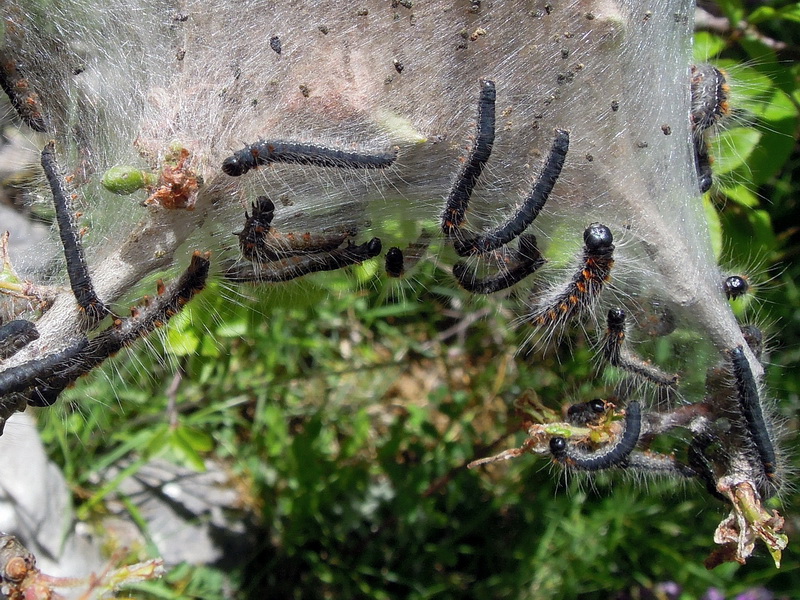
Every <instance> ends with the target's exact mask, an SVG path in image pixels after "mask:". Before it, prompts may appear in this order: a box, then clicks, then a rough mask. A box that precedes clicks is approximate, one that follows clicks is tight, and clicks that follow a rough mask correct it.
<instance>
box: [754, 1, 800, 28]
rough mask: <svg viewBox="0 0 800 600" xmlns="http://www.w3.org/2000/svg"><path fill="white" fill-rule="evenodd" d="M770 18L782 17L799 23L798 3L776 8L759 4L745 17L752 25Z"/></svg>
mask: <svg viewBox="0 0 800 600" xmlns="http://www.w3.org/2000/svg"><path fill="white" fill-rule="evenodd" d="M770 19H783V20H785V21H795V22H797V23H800V4H793V5H791V6H784V7H783V8H779V9H777V10H776V9H774V8H772V7H771V6H759V7H758V8H757V9H755V10H754V11H753V12H752V13H750V15H749V16H748V17H747V21H748V22H749V23H751V24H753V25H755V24H757V23H763V22H764V21H769V20H770Z"/></svg>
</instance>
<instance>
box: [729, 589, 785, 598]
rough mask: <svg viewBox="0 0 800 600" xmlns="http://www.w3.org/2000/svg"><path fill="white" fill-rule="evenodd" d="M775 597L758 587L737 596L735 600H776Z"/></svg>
mask: <svg viewBox="0 0 800 600" xmlns="http://www.w3.org/2000/svg"><path fill="white" fill-rule="evenodd" d="M774 598H775V596H774V595H773V594H772V592H770V591H769V590H767V589H766V588H762V587H757V588H753V589H751V590H747V591H746V592H743V593H741V594H739V595H738V596H736V598H735V599H734V600H774Z"/></svg>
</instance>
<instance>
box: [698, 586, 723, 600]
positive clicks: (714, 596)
mask: <svg viewBox="0 0 800 600" xmlns="http://www.w3.org/2000/svg"><path fill="white" fill-rule="evenodd" d="M701 600H725V594H723V593H722V592H720V591H719V590H718V589H717V588H708V591H706V593H705V594H703V597H702V598H701Z"/></svg>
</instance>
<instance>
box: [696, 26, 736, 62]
mask: <svg viewBox="0 0 800 600" xmlns="http://www.w3.org/2000/svg"><path fill="white" fill-rule="evenodd" d="M726 46H727V43H726V42H725V40H724V39H722V38H721V37H720V36H718V35H716V34H714V33H711V32H708V31H698V32H697V33H696V34H695V36H694V48H693V49H692V54H693V56H694V60H695V61H696V62H706V61H708V60H709V59H711V58H714V57H715V56H717V55H718V54H719V53H720V52H722V51H723V50H724V49H725V47H726Z"/></svg>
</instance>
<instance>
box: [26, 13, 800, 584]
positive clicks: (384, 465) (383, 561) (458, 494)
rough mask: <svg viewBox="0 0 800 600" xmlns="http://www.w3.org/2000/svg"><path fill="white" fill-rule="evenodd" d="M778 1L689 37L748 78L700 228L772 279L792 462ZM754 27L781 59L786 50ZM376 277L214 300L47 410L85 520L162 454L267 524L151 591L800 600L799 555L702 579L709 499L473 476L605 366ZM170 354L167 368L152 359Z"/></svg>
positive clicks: (790, 105) (790, 517)
mask: <svg viewBox="0 0 800 600" xmlns="http://www.w3.org/2000/svg"><path fill="white" fill-rule="evenodd" d="M773 4H774V8H770V7H769V6H766V5H764V6H761V7H759V8H757V9H755V10H752V11H750V10H749V9H748V8H746V7H745V6H744V5H743V4H742V3H740V2H733V1H730V2H721V3H720V5H721V7H722V9H723V11H724V12H725V14H726V15H727V16H729V17H731V18H732V21H733V22H739V21H743V22H744V23H746V24H748V27H750V29H746V28H744V27H743V28H742V29H741V30H739V29H737V30H735V31H732V32H728V33H725V34H718V33H708V32H702V33H698V35H697V57H698V60H708V59H710V60H713V61H715V62H718V63H719V64H720V65H721V66H724V67H726V68H727V69H728V70H729V71H730V73H731V76H732V77H733V78H734V80H735V81H738V82H741V83H742V84H744V85H743V86H742V87H741V89H743V90H744V92H743V96H742V98H741V103H742V106H744V108H746V109H747V111H748V113H749V114H752V115H754V116H755V117H756V119H755V120H751V121H750V122H746V121H736V122H735V123H734V125H733V126H732V127H731V128H730V129H729V130H728V131H726V132H725V133H724V134H722V135H721V136H720V138H719V142H718V144H716V146H715V151H714V153H715V156H716V159H717V162H716V163H715V165H716V173H717V174H719V175H720V178H719V179H720V181H721V185H719V186H718V187H717V188H715V190H714V191H713V192H712V193H711V194H710V197H709V199H708V201H709V207H710V209H711V208H713V210H709V214H710V215H711V218H712V220H713V224H714V226H713V227H712V229H714V231H715V235H717V242H718V247H719V250H720V258H721V260H722V262H723V264H728V265H730V266H731V269H732V271H734V272H739V271H740V270H741V269H745V268H746V269H747V272H749V273H752V274H753V278H754V280H755V281H756V282H768V283H764V285H761V286H759V289H758V293H757V298H758V300H757V301H755V300H754V301H752V302H750V304H749V305H747V303H744V302H743V303H741V304H740V305H739V306H738V309H739V310H741V311H743V313H744V314H743V316H744V319H745V320H755V321H756V322H757V323H759V324H760V325H764V326H765V329H766V331H767V332H768V333H769V334H771V335H772V336H773V337H772V341H771V344H770V347H771V348H772V349H773V352H772V353H771V354H770V361H771V364H770V366H769V369H768V371H769V389H770V390H771V391H772V393H773V394H774V395H775V397H776V398H777V400H778V406H779V411H780V413H781V414H782V415H783V416H784V417H785V418H786V419H787V422H788V428H787V429H788V435H787V439H786V440H785V442H784V443H785V445H786V447H787V448H789V449H791V448H793V447H796V445H797V433H796V431H797V427H796V414H797V407H798V403H799V402H800V400H799V397H800V396H799V394H800V379H798V377H797V375H796V373H797V372H798V362H800V327H798V325H799V324H800V289H798V285H797V283H796V282H797V281H800V277H798V275H800V262H798V261H796V260H795V258H796V256H797V255H798V252H799V251H800V236H799V235H798V220H797V218H796V215H797V206H796V203H797V198H798V193H797V192H798V183H800V182H798V180H797V178H798V169H797V166H798V160H800V158H799V157H798V153H797V151H796V150H797V145H796V139H797V132H798V121H797V115H798V104H799V103H800V91H798V79H799V76H800V66H798V64H797V63H796V62H794V59H796V58H797V56H798V54H800V40H799V39H798V37H800V31H799V29H800V28H798V27H797V22H798V21H800V8H799V7H798V5H797V4H790V5H785V6H784V5H782V6H779V3H773ZM754 33H758V34H761V35H763V36H765V37H766V38H769V39H772V40H777V41H779V42H781V43H784V44H786V47H785V48H784V49H781V50H780V51H778V52H776V51H774V50H773V49H772V48H770V47H769V46H768V45H766V44H765V43H764V42H763V40H759V39H758V38H757V37H756V36H755V35H754ZM722 240H724V244H723V243H722ZM375 268H377V267H376V265H371V266H365V267H362V268H360V269H357V270H353V271H351V272H350V273H349V274H344V275H343V274H339V275H327V276H315V277H313V278H309V279H308V280H304V281H300V282H297V283H296V284H292V285H286V286H281V287H279V288H277V289H276V290H273V291H270V292H267V293H266V294H265V295H262V294H261V293H259V295H258V296H259V298H258V300H255V301H251V300H250V299H248V298H244V297H243V296H242V295H241V294H240V292H238V291H232V290H228V289H223V288H221V287H214V286H212V287H211V288H210V289H209V290H207V291H206V292H205V293H204V294H203V296H202V299H201V300H199V301H196V302H194V303H192V305H191V306H190V309H189V310H187V311H186V313H185V314H182V315H180V316H179V317H178V318H177V319H176V320H175V322H174V323H173V324H172V325H171V326H170V329H169V331H168V334H167V335H166V336H162V338H161V339H154V340H153V341H152V344H153V345H155V346H156V351H155V352H153V351H148V350H147V349H145V348H141V349H139V350H136V351H134V352H133V353H132V354H130V355H129V356H128V357H127V360H125V359H124V358H121V359H118V360H117V361H115V363H114V365H113V366H112V368H107V369H106V375H107V376H106V377H102V376H100V377H98V376H95V377H93V378H91V379H89V380H88V381H86V382H83V383H82V385H81V386H80V389H79V390H73V391H72V392H71V393H70V396H69V399H71V400H72V402H71V403H70V402H65V403H64V404H63V408H61V409H58V410H57V409H49V410H48V411H43V412H42V413H41V414H40V416H41V421H42V423H43V433H44V436H45V443H46V444H47V445H48V447H49V448H50V451H51V455H52V457H53V458H54V459H55V460H57V462H59V463H60V464H61V465H63V468H64V470H65V472H66V475H67V478H68V480H69V482H70V484H71V486H72V487H73V489H74V491H75V499H76V504H77V507H78V511H79V514H80V516H81V517H83V518H86V519H89V520H92V521H97V522H99V521H100V519H101V518H102V516H103V515H104V514H105V508H104V499H105V498H106V496H107V495H108V494H109V493H110V492H112V491H114V487H115V485H116V483H117V480H115V481H113V482H112V483H111V484H108V485H104V486H100V485H98V484H96V483H94V482H95V481H96V478H95V475H96V473H98V472H101V471H102V470H103V469H104V468H106V467H107V466H108V465H111V464H114V463H116V462H117V461H119V460H120V459H121V458H129V459H133V461H134V462H133V463H132V466H131V467H130V468H128V469H127V470H126V473H131V472H134V471H135V470H136V469H137V468H138V467H139V466H141V465H142V464H144V463H145V462H146V461H148V460H150V459H151V458H153V457H155V456H165V457H167V458H168V459H170V460H174V461H178V462H180V463H183V464H186V465H189V466H191V467H193V468H196V469H202V468H203V461H204V459H206V458H209V457H213V458H215V459H216V460H219V461H221V462H222V463H224V464H225V465H226V468H227V469H229V471H230V473H231V475H232V477H233V480H234V481H235V482H237V486H238V488H239V489H241V490H242V491H243V497H244V498H245V504H246V507H245V508H246V510H248V511H252V513H253V514H254V515H255V519H254V522H256V523H257V525H255V526H254V527H255V528H256V529H255V531H254V535H255V536H256V538H257V539H258V540H259V542H258V544H257V547H256V548H255V549H254V550H253V552H252V554H250V555H247V556H231V557H229V559H230V563H231V564H233V565H235V567H234V568H231V567H230V566H227V567H224V568H212V567H197V566H191V565H184V566H181V567H178V568H176V569H174V570H172V571H171V572H170V573H169V575H168V576H167V577H166V578H165V579H164V580H163V581H159V582H152V583H147V584H141V585H140V586H138V587H137V588H135V589H136V590H138V591H135V592H132V593H133V594H134V595H135V596H136V597H142V598H145V597H146V598H175V599H177V598H206V599H213V598H222V597H227V596H228V594H230V593H232V592H226V591H225V590H230V589H235V590H237V591H236V592H235V596H236V597H237V598H264V597H270V598H375V599H383V598H386V599H389V598H413V599H423V598H442V599H445V598H482V599H486V598H512V599H513V598H520V599H522V598H554V599H555V598H609V597H617V596H616V594H617V593H620V594H621V593H623V592H624V593H629V594H632V596H620V597H646V596H642V594H644V592H643V590H642V589H641V588H647V589H650V588H653V586H654V585H655V584H657V583H658V582H665V581H675V582H677V583H679V584H680V585H681V587H682V588H683V590H684V595H683V596H682V597H683V598H685V599H688V598H697V597H700V596H701V595H702V594H703V592H704V591H705V590H706V589H707V588H708V587H710V586H716V587H718V588H720V589H722V590H724V591H725V593H726V594H727V595H728V597H733V595H734V594H736V593H738V592H741V591H742V590H744V589H747V588H749V587H752V586H754V585H760V586H764V587H767V588H768V589H770V590H771V591H773V592H775V593H782V594H786V595H787V597H796V592H795V591H794V590H798V589H800V559H799V558H798V555H797V554H796V553H795V552H794V551H793V549H792V546H791V545H790V548H789V550H788V551H787V552H786V554H785V556H784V565H783V567H782V569H781V570H780V571H776V570H775V569H774V566H773V565H772V562H771V560H770V559H769V557H768V555H767V554H766V552H763V551H762V552H760V553H759V555H758V556H756V557H754V558H753V559H751V560H750V562H749V563H748V564H747V565H746V566H744V567H739V566H737V565H724V566H722V567H719V568H717V569H716V570H714V571H706V570H705V568H704V567H703V565H702V561H703V559H704V558H705V556H706V555H707V554H708V552H709V550H710V549H711V547H712V546H713V543H712V540H711V535H712V532H713V531H714V528H715V526H716V524H717V523H718V522H719V520H720V519H721V518H722V517H723V516H724V513H725V512H726V510H725V508H724V507H723V506H722V505H720V504H719V503H716V502H715V501H714V500H712V499H709V498H706V497H705V495H704V493H703V492H702V490H701V488H700V487H699V486H697V485H690V484H677V483H672V482H653V481H650V482H646V483H644V484H642V482H631V481H625V480H621V479H620V478H619V477H613V478H606V477H601V478H599V479H595V480H594V481H592V482H589V481H571V482H569V481H565V480H564V479H563V477H562V476H561V475H560V474H559V472H557V470H554V469H553V468H551V467H550V466H549V465H548V464H547V463H546V462H545V461H543V460H540V459H536V458H534V457H533V456H525V457H522V458H519V459H517V460H515V461H510V462H506V463H502V464H497V465H492V466H490V467H488V468H485V469H477V470H474V471H470V470H467V469H466V468H465V465H466V463H467V462H469V461H471V460H473V459H474V458H476V457H479V456H483V455H488V454H490V453H492V452H496V451H499V450H500V449H504V448H507V447H512V446H515V445H518V444H519V443H520V442H521V439H522V438H521V435H520V434H519V433H518V430H519V421H518V420H517V418H516V417H515V415H514V411H513V403H514V400H515V399H516V398H517V397H519V396H520V395H521V394H522V393H523V392H524V391H525V390H527V389H535V390H536V392H537V394H538V396H539V397H540V399H541V400H542V401H543V402H544V403H545V404H546V405H548V406H551V407H554V408H556V409H557V408H559V407H560V406H561V405H562V404H564V403H565V402H566V401H567V400H568V398H565V397H564V390H570V394H571V396H572V397H573V398H574V397H582V398H589V397H593V395H595V394H600V393H602V387H595V386H601V383H602V382H597V383H596V384H595V383H594V382H593V373H594V371H593V367H592V352H591V350H590V348H589V347H588V345H587V343H586V340H583V339H576V340H574V341H573V342H572V344H571V347H570V348H565V349H563V350H561V351H560V352H559V353H558V354H556V355H550V356H547V357H545V358H542V357H540V356H532V357H526V356H524V355H519V356H515V351H516V349H517V348H518V347H519V346H520V344H521V341H522V339H521V335H523V333H520V332H518V331H515V329H514V328H513V327H511V321H512V319H513V311H512V310H511V308H510V307H507V306H504V305H503V304H502V303H500V302H498V301H496V300H493V299H488V300H485V299H474V298H469V297H467V295H465V294H461V293H459V292H458V291H456V290H453V289H452V287H451V286H450V284H449V283H448V281H447V278H446V276H445V274H444V273H443V272H441V271H439V270H437V269H436V267H435V266H433V265H430V264H428V265H426V266H425V267H423V268H422V269H421V270H420V272H418V273H417V274H416V275H415V279H416V281H415V282H414V283H413V285H406V286H402V285H400V286H398V285H397V284H386V285H387V286H393V287H386V288H383V287H376V286H378V285H383V284H376V283H375V280H374V279H372V278H371V277H370V275H372V273H371V272H369V269H375ZM476 314H480V315H482V318H481V319H477V320H475V319H474V316H475V315H476ZM444 332H449V333H450V334H451V335H445V333H444ZM162 346H163V348H162ZM165 351H166V352H167V355H168V357H169V359H168V360H167V361H163V360H159V359H157V358H154V357H157V356H162V355H163V354H164V352H165ZM177 371H180V372H181V373H183V374H184V377H183V379H182V381H181V383H180V387H179V391H178V394H177V402H176V403H175V404H174V405H172V404H170V402H169V397H168V394H167V388H168V383H169V382H170V380H171V379H172V378H173V376H174V374H175V373H176V372H177ZM87 397H89V398H98V399H100V398H102V399H108V398H116V399H118V404H113V403H112V404H111V405H110V406H109V405H108V404H109V403H108V402H107V401H106V402H91V401H87V400H86V398H87ZM798 500H800V498H798V495H797V494H796V493H794V492H790V493H788V494H787V495H786V496H785V497H784V498H783V507H782V508H781V509H780V510H781V511H782V512H783V513H785V514H786V517H787V531H788V533H789V535H790V538H791V539H792V543H793V544H797V543H798V541H800V530H799V529H800V528H799V527H798V525H799V524H800V511H798V508H797V507H798V506H800V503H798ZM133 516H134V517H135V518H137V515H135V514H134V515H133ZM142 526H143V528H144V525H142ZM145 534H146V535H147V534H148V532H147V531H146V528H145ZM148 550H149V551H150V552H154V550H153V548H152V547H150V548H146V549H143V552H144V554H147V551H148ZM637 594H639V596H637Z"/></svg>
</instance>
